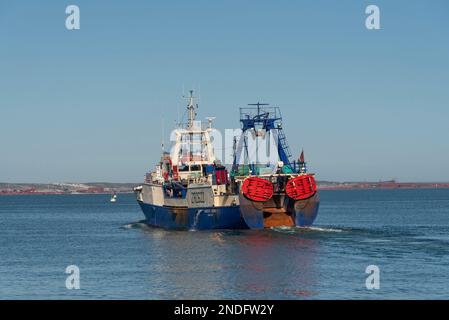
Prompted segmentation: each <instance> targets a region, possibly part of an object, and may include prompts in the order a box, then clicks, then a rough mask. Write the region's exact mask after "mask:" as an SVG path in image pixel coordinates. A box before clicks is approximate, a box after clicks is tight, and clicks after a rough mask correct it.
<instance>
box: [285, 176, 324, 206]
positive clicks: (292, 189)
mask: <svg viewBox="0 0 449 320" xmlns="http://www.w3.org/2000/svg"><path fill="white" fill-rule="evenodd" d="M316 191H317V186H316V182H315V178H314V177H313V175H311V174H304V175H300V176H298V177H296V178H293V179H290V180H288V182H287V186H286V187H285V192H286V193H287V195H288V196H289V197H290V198H292V199H293V200H305V199H308V198H310V197H312V196H314V195H315V193H316Z"/></svg>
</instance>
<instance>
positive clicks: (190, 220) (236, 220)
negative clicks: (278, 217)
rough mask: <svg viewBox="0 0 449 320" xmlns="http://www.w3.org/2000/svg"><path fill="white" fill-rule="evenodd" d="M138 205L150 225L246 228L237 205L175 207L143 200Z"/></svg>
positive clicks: (195, 228)
mask: <svg viewBox="0 0 449 320" xmlns="http://www.w3.org/2000/svg"><path fill="white" fill-rule="evenodd" d="M139 205H140V207H141V208H142V211H143V213H144V215H145V217H146V220H147V223H148V224H149V225H151V226H156V227H161V228H165V229H179V230H209V229H248V226H247V225H246V223H245V221H244V220H243V218H242V216H241V214H240V209H239V207H238V206H233V207H211V208H177V207H161V206H155V205H150V204H146V203H143V202H139Z"/></svg>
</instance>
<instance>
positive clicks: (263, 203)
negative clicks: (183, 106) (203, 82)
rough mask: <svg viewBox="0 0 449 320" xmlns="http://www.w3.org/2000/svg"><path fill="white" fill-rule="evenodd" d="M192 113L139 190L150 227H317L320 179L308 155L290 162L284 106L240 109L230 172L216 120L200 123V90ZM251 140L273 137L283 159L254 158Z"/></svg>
mask: <svg viewBox="0 0 449 320" xmlns="http://www.w3.org/2000/svg"><path fill="white" fill-rule="evenodd" d="M196 107H198V106H196ZM254 110H257V113H254ZM267 110H268V111H267ZM272 110H274V111H272ZM187 112H188V121H187V124H186V125H185V126H182V127H179V128H177V129H175V130H174V134H173V136H174V137H175V141H174V145H173V147H172V150H171V152H170V153H169V152H166V151H163V152H162V157H161V160H160V162H159V163H158V164H157V165H156V169H155V170H154V171H152V172H149V173H147V174H146V176H145V181H144V183H143V184H142V185H141V186H138V187H136V188H134V191H135V193H136V197H137V201H138V203H139V205H140V207H141V209H142V211H143V213H144V215H145V217H146V222H147V223H148V224H149V225H152V226H156V227H162V228H166V229H184V230H204V229H248V228H250V229H262V228H270V227H276V226H289V227H290V226H309V225H311V224H312V223H313V221H314V219H315V217H316V214H317V212H318V205H319V199H318V194H317V190H316V184H315V180H314V177H313V175H312V174H308V173H307V172H306V166H305V162H304V159H303V154H302V158H301V159H300V161H299V162H298V163H296V161H290V157H291V154H290V152H289V149H288V146H287V142H286V138H285V135H284V134H283V131H282V127H281V120H282V119H281V117H280V111H279V109H278V108H271V109H266V108H265V105H263V104H257V106H256V107H255V108H251V110H243V109H241V119H240V121H241V123H242V134H241V136H240V137H235V138H234V148H233V149H234V150H233V151H234V153H233V154H234V156H233V159H234V160H233V164H232V168H231V172H230V174H229V173H228V168H227V167H226V166H224V165H222V163H221V162H220V161H219V159H217V157H216V156H215V153H214V148H213V143H212V139H211V135H212V131H213V130H214V129H213V127H212V120H213V118H208V123H207V125H206V126H204V125H203V124H202V123H201V122H200V121H196V111H195V106H194V101H193V91H190V97H189V103H188V106H187ZM273 112H274V113H273ZM249 136H256V137H259V136H270V137H273V141H274V145H275V155H274V156H273V157H271V158H272V159H275V160H276V161H269V162H267V163H261V162H260V161H257V160H258V159H255V160H254V159H252V158H251V154H250V152H249V140H248V137H249ZM242 153H243V157H241V155H242ZM256 158H257V156H256Z"/></svg>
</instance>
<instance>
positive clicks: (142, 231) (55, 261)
mask: <svg viewBox="0 0 449 320" xmlns="http://www.w3.org/2000/svg"><path fill="white" fill-rule="evenodd" d="M142 219H143V214H142V213H141V211H140V208H139V207H138V205H137V204H136V202H135V199H134V196H133V195H132V194H127V195H125V194H120V195H119V196H118V202H117V203H115V204H113V203H110V202H109V196H108V195H65V196H2V197H0V298H1V299H448V298H449V190H349V191H348V190H345V191H343V190H339V191H337V190H336V191H321V207H320V212H319V215H318V219H317V221H316V225H315V226H314V227H313V228H311V229H299V228H278V229H273V230H261V231H253V230H239V231H232V230H219V231H165V230H162V229H157V228H151V227H148V226H146V225H145V224H144V223H143V222H142ZM69 265H76V266H78V267H79V270H80V289H79V290H68V289H67V288H66V286H65V282H66V278H67V277H68V274H66V273H65V270H66V267H67V266H69ZM369 265H376V266H378V268H379V270H380V278H379V279H380V282H379V284H380V288H379V289H374V290H368V289H367V288H366V285H365V281H366V278H367V277H368V274H367V273H365V271H366V267H367V266H369Z"/></svg>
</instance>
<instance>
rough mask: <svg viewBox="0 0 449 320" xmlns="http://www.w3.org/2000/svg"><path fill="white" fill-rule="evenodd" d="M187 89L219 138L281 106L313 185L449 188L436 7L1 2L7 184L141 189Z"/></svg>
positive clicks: (446, 15) (447, 37)
mask: <svg viewBox="0 0 449 320" xmlns="http://www.w3.org/2000/svg"><path fill="white" fill-rule="evenodd" d="M70 4H76V5H78V6H79V7H80V10H81V29H80V30H76V31H68V30H67V29H66V28H65V18H66V14H65V8H66V6H67V5H70ZM369 4H375V5H378V6H379V8H380V12H381V28H382V29H381V30H367V29H366V28H365V18H366V14H365V8H366V6H367V5H369ZM183 87H184V88H185V89H186V90H187V89H189V88H193V89H196V90H199V91H200V95H201V101H200V110H199V111H200V114H199V115H200V117H206V116H216V117H217V121H216V126H217V127H218V128H219V129H224V128H232V127H235V126H237V125H238V116H239V114H238V107H241V106H245V104H247V103H253V102H257V101H258V100H260V101H263V102H269V103H271V104H273V105H276V106H279V107H281V109H282V112H283V115H284V118H285V120H284V127H285V129H286V133H287V136H288V140H289V143H290V146H291V148H292V149H293V151H294V152H295V154H299V151H300V149H301V148H304V149H305V153H306V159H307V160H308V162H309V167H310V168H311V169H312V170H313V171H314V172H316V173H317V177H318V179H319V180H340V181H342V180H379V179H391V178H396V179H398V180H400V181H449V168H448V163H449V141H448V138H449V2H447V1H444V0H441V1H437V0H433V1H413V0H412V1H400V0H398V1H377V0H373V1H354V0H346V1H330V0H329V1H290V0H289V1H287V0H284V1H260V0H259V1H234V0H229V1H210V0H209V1H195V0H193V1H98V0H89V1H84V0H72V1H70V2H68V1H22V0H14V1H4V0H0V181H10V182H56V181H86V182H87V181H116V182H120V181H123V182H125V181H130V182H138V181H141V180H142V178H143V174H144V173H145V171H146V170H148V169H149V168H152V167H153V165H154V163H155V162H156V161H157V160H158V159H159V156H160V155H159V152H160V141H161V131H162V130H161V123H162V122H163V121H164V122H165V127H166V135H167V136H168V129H169V128H170V127H171V126H172V125H173V124H174V121H175V120H176V118H177V113H178V109H180V108H181V109H182V108H184V104H185V101H184V100H183V99H182V88H183ZM162 118H163V119H164V120H161V119H162Z"/></svg>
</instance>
